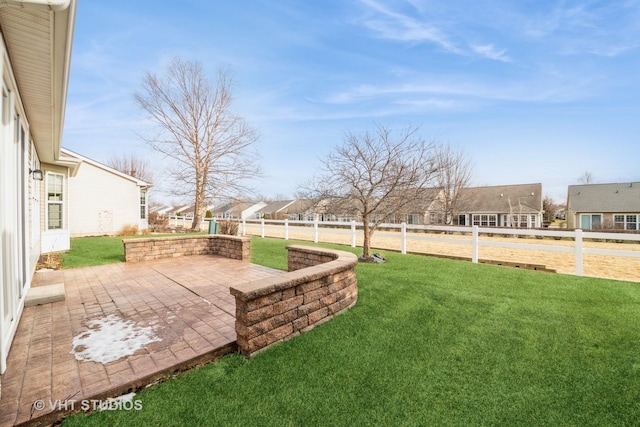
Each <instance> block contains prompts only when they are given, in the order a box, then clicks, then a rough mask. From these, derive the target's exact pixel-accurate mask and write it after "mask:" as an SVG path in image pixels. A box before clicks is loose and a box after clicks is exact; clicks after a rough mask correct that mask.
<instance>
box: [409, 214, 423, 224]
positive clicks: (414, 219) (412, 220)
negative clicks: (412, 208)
mask: <svg viewBox="0 0 640 427" xmlns="http://www.w3.org/2000/svg"><path fill="white" fill-rule="evenodd" d="M407 224H420V215H418V214H411V215H408V216H407Z"/></svg>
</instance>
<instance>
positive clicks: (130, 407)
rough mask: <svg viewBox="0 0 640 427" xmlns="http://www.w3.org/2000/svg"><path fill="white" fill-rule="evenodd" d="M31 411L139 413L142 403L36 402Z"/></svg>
mask: <svg viewBox="0 0 640 427" xmlns="http://www.w3.org/2000/svg"><path fill="white" fill-rule="evenodd" d="M32 406H33V409H34V410H36V411H43V410H45V409H47V408H48V409H49V410H50V411H76V410H80V411H83V412H89V411H140V410H142V401H141V400H133V399H123V398H116V399H107V400H97V399H83V400H73V399H68V400H60V399H56V400H48V401H46V400H36V401H35V402H33V405H32Z"/></svg>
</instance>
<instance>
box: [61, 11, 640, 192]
mask: <svg viewBox="0 0 640 427" xmlns="http://www.w3.org/2000/svg"><path fill="white" fill-rule="evenodd" d="M174 56H181V57H183V58H185V59H189V60H197V61H200V62H201V63H202V64H203V66H204V68H205V70H206V71H207V73H208V75H210V76H212V77H213V76H215V72H216V71H217V70H218V69H219V68H220V67H226V68H228V69H229V70H231V72H232V73H233V77H234V95H235V102H234V109H235V111H236V112H237V113H239V114H240V115H242V116H243V117H244V118H245V119H246V120H247V121H248V122H249V123H250V124H251V125H252V126H254V127H255V128H257V129H258V131H259V133H260V135H261V138H260V142H259V145H258V150H259V152H260V154H261V156H262V167H263V169H264V171H265V178H264V180H263V182H262V183H256V190H257V192H258V193H261V194H263V195H265V196H271V197H273V196H276V195H286V196H293V195H294V193H295V191H296V189H297V185H298V184H300V183H302V182H303V181H304V180H306V179H307V178H309V177H311V175H313V173H314V171H316V170H317V169H318V168H319V166H320V159H321V158H322V157H323V156H325V155H326V154H327V153H328V152H329V151H330V150H331V149H332V148H333V147H335V146H336V145H339V144H340V143H341V142H342V139H343V137H344V134H345V132H354V133H360V132H363V131H365V130H368V129H372V128H373V126H374V125H375V124H382V125H385V126H388V127H391V128H403V127H406V126H407V125H421V126H422V128H421V134H422V136H424V137H425V138H427V139H429V140H436V141H439V142H442V143H450V144H451V145H452V146H454V147H455V148H456V149H458V150H461V151H464V152H465V153H466V154H467V156H468V157H469V158H470V159H471V161H472V163H473V165H474V173H473V182H472V184H473V185H501V184H519V183H533V182H541V183H542V185H543V191H544V193H545V194H546V195H550V196H552V197H553V198H554V199H556V201H557V202H563V201H564V199H565V198H566V191H567V185H570V184H576V183H578V180H579V177H580V176H581V175H582V174H583V173H584V172H585V171H589V172H590V173H591V174H592V176H593V178H594V182H598V183H605V182H624V181H640V161H639V159H640V114H639V113H640V103H639V102H640V78H639V76H640V1H625V0H620V1H610V0H606V1H572V0H567V1H541V0H537V1H514V2H505V1H467V0H449V1H429V0H426V1H423V0H406V1H381V0H352V1H346V0H323V1H303V0H296V1H294V0H288V1H266V0H256V1H244V0H237V1H233V2H230V1H220V2H214V1H210V0H181V1H179V2H177V1H171V2H168V1H167V2H164V1H163V2H159V1H146V0H144V1H142V0H136V1H131V0H126V1H124V0H123V1H109V2H98V1H80V2H79V5H78V12H77V17H76V28H75V40H74V47H73V56H72V65H71V76H70V82H69V95H68V101H67V112H66V123H65V133H64V140H63V145H64V146H65V147H67V148H69V149H71V150H74V151H77V152H78V153H80V154H82V155H85V156H87V157H90V158H93V159H95V160H98V161H106V160H107V159H108V158H109V157H110V156H111V155H113V154H115V153H135V154H139V155H149V153H148V150H147V148H146V147H145V146H144V144H143V143H142V140H141V138H140V137H139V135H140V134H145V132H148V131H149V124H148V122H146V121H145V120H144V114H143V112H142V111H141V110H140V109H139V108H138V107H137V105H136V104H135V102H134V101H133V93H134V92H135V91H136V90H137V89H138V88H139V86H140V82H141V80H142V78H143V76H144V75H145V73H146V72H148V71H151V72H160V71H161V70H162V68H163V67H164V66H165V65H166V64H167V63H168V61H169V60H170V59H171V58H173V57H174ZM163 162H164V160H162V159H155V160H154V165H156V167H157V173H156V184H157V187H158V190H159V191H158V192H157V194H158V195H157V197H158V199H162V196H161V193H160V191H161V190H162V187H163V186H162V165H163Z"/></svg>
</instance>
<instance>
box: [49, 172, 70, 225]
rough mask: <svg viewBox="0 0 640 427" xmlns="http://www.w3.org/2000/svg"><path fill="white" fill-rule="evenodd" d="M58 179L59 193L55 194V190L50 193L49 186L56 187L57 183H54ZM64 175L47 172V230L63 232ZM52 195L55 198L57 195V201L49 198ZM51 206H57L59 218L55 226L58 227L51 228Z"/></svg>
mask: <svg viewBox="0 0 640 427" xmlns="http://www.w3.org/2000/svg"><path fill="white" fill-rule="evenodd" d="M58 178H59V179H60V189H59V190H60V192H59V193H57V192H55V191H56V190H57V188H54V189H53V190H54V192H53V193H52V192H51V184H52V183H53V184H54V185H56V184H57V183H56V182H54V181H57V179H58ZM64 178H65V176H64V174H61V173H57V172H47V185H46V202H47V230H64V202H65V200H64V199H65V197H64ZM52 195H53V196H54V197H56V196H57V195H58V196H59V197H60V199H59V200H52V199H51V197H52ZM52 206H58V212H57V213H58V216H59V218H57V223H58V224H57V225H58V226H52V216H51V214H52V211H51V207H52Z"/></svg>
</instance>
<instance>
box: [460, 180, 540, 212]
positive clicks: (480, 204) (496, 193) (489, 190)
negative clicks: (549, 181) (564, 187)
mask: <svg viewBox="0 0 640 427" xmlns="http://www.w3.org/2000/svg"><path fill="white" fill-rule="evenodd" d="M459 210H460V212H467V213H509V212H513V213H514V214H515V213H538V212H541V211H542V184H540V183H536V184H516V185H496V186H487V187H469V188H465V189H463V190H462V196H461V205H460V207H459Z"/></svg>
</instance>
